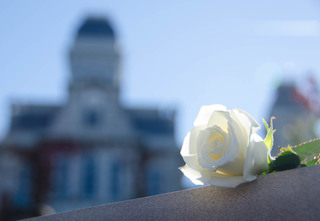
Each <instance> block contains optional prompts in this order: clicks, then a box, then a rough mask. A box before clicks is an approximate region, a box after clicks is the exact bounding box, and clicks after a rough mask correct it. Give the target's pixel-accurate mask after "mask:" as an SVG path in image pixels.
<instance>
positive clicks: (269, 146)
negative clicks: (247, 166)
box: [262, 117, 276, 151]
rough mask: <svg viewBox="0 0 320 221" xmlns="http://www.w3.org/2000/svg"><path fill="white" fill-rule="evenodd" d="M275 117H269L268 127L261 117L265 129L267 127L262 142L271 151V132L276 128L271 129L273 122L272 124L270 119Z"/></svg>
mask: <svg viewBox="0 0 320 221" xmlns="http://www.w3.org/2000/svg"><path fill="white" fill-rule="evenodd" d="M273 119H275V117H271V119H270V127H269V126H268V124H267V122H266V121H265V120H264V119H262V121H263V123H264V125H265V127H266V129H267V135H266V137H265V138H264V143H265V145H266V146H267V148H268V150H269V151H271V149H272V147H273V134H274V132H275V131H276V130H273V124H272V120H273Z"/></svg>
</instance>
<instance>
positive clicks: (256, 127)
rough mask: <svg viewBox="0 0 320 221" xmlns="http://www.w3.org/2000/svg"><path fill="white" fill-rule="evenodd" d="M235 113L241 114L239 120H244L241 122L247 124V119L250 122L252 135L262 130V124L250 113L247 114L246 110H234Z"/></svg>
mask: <svg viewBox="0 0 320 221" xmlns="http://www.w3.org/2000/svg"><path fill="white" fill-rule="evenodd" d="M233 111H234V112H236V113H239V115H238V116H239V118H240V119H242V120H243V121H242V120H240V121H241V122H245V121H246V120H245V118H246V119H247V120H249V122H250V125H251V126H250V127H251V128H252V130H251V132H252V133H256V132H257V131H258V130H259V129H260V124H259V123H258V122H257V121H256V120H255V119H254V118H253V117H252V116H251V115H250V114H249V113H247V112H246V111H244V110H240V109H238V108H234V109H233ZM249 131H250V130H249Z"/></svg>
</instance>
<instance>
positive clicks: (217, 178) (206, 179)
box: [179, 165, 247, 188]
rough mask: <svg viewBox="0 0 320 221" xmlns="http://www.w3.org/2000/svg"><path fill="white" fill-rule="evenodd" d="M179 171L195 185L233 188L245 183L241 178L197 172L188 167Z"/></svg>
mask: <svg viewBox="0 0 320 221" xmlns="http://www.w3.org/2000/svg"><path fill="white" fill-rule="evenodd" d="M179 169H180V170H181V171H182V172H183V174H184V175H185V176H186V177H188V178H189V179H190V180H191V181H192V182H193V183H194V184H196V185H203V184H210V185H214V186H219V187H228V188H235V187H237V186H238V185H239V184H241V183H244V182H247V181H244V180H243V177H242V176H226V175H223V174H219V173H215V172H207V171H203V170H202V171H197V170H194V169H192V168H190V167H189V166H188V165H185V166H183V167H180V168H179Z"/></svg>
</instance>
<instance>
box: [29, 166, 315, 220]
mask: <svg viewBox="0 0 320 221" xmlns="http://www.w3.org/2000/svg"><path fill="white" fill-rule="evenodd" d="M319 211H320V165H318V166H313V167H304V168H299V169H293V170H287V171H283V172H279V173H274V174H268V175H262V176H259V177H258V179H257V180H256V181H253V182H251V183H246V184H242V185H240V186H239V187H237V188H235V189H228V188H219V187H213V186H205V187H198V188H194V189H188V190H182V191H177V192H172V193H167V194H162V195H157V196H151V197H145V198H140V199H134V200H128V201H123V202H118V203H112V204H107V205H101V206H96V207H91V208H85V209H80V210H74V211H70V212H64V213H59V214H54V215H49V216H41V217H36V218H31V219H26V220H28V221H58V220H59V221H60V220H68V221H82V220H97V221H99V220H259V221H260V220H319V219H320V218H319Z"/></svg>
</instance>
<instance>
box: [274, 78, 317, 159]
mask: <svg viewBox="0 0 320 221" xmlns="http://www.w3.org/2000/svg"><path fill="white" fill-rule="evenodd" d="M310 80H311V81H313V79H310ZM313 82H314V81H313ZM311 83H312V82H311ZM314 86H315V84H313V83H312V84H309V85H307V84H306V85H305V87H306V88H309V90H308V92H307V93H302V91H300V90H299V89H298V88H297V87H296V86H295V84H294V83H293V82H283V83H282V84H281V85H280V86H279V87H278V89H277V94H276V99H275V102H274V104H273V106H272V109H271V116H275V117H276V119H275V120H274V121H273V123H274V129H276V132H275V134H274V147H273V149H272V151H271V154H272V155H276V154H278V153H279V151H280V148H279V147H286V146H288V145H291V146H292V145H297V144H300V143H302V142H304V141H308V140H311V139H314V138H316V137H317V136H316V133H315V127H316V123H317V121H318V119H319V113H320V112H319V99H318V98H319V97H318V91H317V90H316V88H313V87H314Z"/></svg>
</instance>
